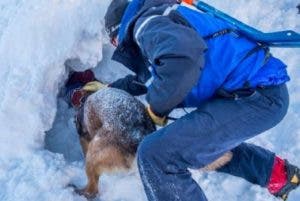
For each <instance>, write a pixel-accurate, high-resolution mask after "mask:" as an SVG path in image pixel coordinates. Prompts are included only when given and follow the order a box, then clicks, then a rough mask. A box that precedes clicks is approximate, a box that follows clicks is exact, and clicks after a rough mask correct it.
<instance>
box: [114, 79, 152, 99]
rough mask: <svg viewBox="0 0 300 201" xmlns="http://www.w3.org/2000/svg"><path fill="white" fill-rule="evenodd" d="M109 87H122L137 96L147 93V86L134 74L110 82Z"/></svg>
mask: <svg viewBox="0 0 300 201" xmlns="http://www.w3.org/2000/svg"><path fill="white" fill-rule="evenodd" d="M109 87H113V88H117V89H122V90H124V91H126V92H127V93H129V94H131V95H133V96H139V95H143V94H145V93H147V87H146V86H145V85H144V84H143V82H142V81H141V80H140V79H139V77H138V76H136V75H127V76H126V77H124V78H121V79H118V80H116V81H115V82H113V83H111V84H110V85H109Z"/></svg>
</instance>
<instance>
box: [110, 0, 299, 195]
mask: <svg viewBox="0 0 300 201" xmlns="http://www.w3.org/2000/svg"><path fill="white" fill-rule="evenodd" d="M105 27H106V30H107V32H108V34H109V37H110V39H111V43H112V44H113V45H115V46H116V50H115V52H114V54H113V57H112V59H113V60H116V61H118V62H120V63H122V64H124V65H125V66H126V67H127V68H129V69H130V70H132V71H133V72H134V73H135V75H128V76H126V77H125V78H122V79H119V80H117V81H115V82H113V83H111V84H109V87H115V88H119V89H123V90H125V91H127V92H129V93H130V94H132V95H141V94H146V99H147V101H148V104H149V106H148V107H147V111H148V113H149V115H150V117H151V118H152V120H153V121H154V122H155V123H156V124H158V125H160V126H162V128H161V129H159V130H158V131H156V132H155V133H153V134H151V135H149V136H147V137H146V138H145V139H144V140H143V141H142V143H141V144H140V146H139V149H138V167H139V172H140V175H141V179H142V182H143V184H144V189H145V192H146V195H147V198H148V200H149V201H195V200H199V201H205V200H207V198H206V197H205V195H204V193H203V191H202V190H201V188H200V187H199V185H198V184H197V183H196V182H195V181H194V180H193V179H192V177H191V173H190V171H189V169H199V168H203V167H205V166H206V165H208V164H210V163H212V162H214V161H215V160H217V159H218V158H220V157H221V156H223V155H224V154H225V153H228V152H231V153H232V159H231V160H230V161H229V162H228V163H227V164H225V165H224V166H222V167H219V168H218V169H217V171H219V172H224V173H228V174H231V175H234V176H237V177H241V178H244V179H246V180H247V181H249V182H251V183H253V184H257V185H260V186H262V187H266V188H268V190H269V191H270V193H272V194H273V195H274V196H277V197H281V198H283V199H287V196H288V194H289V192H290V191H291V190H293V189H295V188H296V187H297V186H298V185H299V184H300V170H299V168H297V167H296V166H294V165H291V164H290V163H289V162H288V161H287V160H283V159H281V158H280V157H278V156H276V155H275V154H274V153H272V152H271V151H269V150H266V149H264V148H262V147H259V146H256V145H253V144H250V143H246V142H245V141H246V140H248V139H251V138H253V137H254V136H257V135H259V134H260V133H263V132H264V131H266V130H269V129H271V128H273V127H274V126H276V125H277V124H278V123H279V122H280V121H281V120H282V119H283V118H284V116H285V115H286V113H287V109H288V105H289V95H288V91H287V87H286V84H285V83H286V82H287V81H289V79H290V78H289V76H288V74H287V70H286V65H285V64H284V63H283V62H282V61H281V60H279V59H277V58H275V57H273V56H272V55H271V54H270V52H269V49H268V48H267V47H265V46H263V45H261V44H258V43H256V42H255V41H251V40H250V39H248V38H246V37H244V36H243V35H241V34H239V33H236V32H235V31H233V29H232V27H231V26H230V25H229V24H227V23H226V22H224V21H222V20H221V19H216V18H214V17H213V16H211V15H208V14H205V13H201V12H200V11H197V10H195V9H192V8H191V7H188V6H185V5H182V4H180V2H179V1H178V0H132V1H127V0H113V1H112V3H111V4H110V6H109V8H108V10H107V12H106V15H105ZM179 107H194V108H196V109H195V110H194V111H193V112H191V113H188V114H186V115H184V116H183V117H181V118H180V119H178V120H176V121H174V122H173V123H170V124H168V125H166V123H167V117H168V114H169V113H170V112H171V111H172V110H173V109H174V108H179Z"/></svg>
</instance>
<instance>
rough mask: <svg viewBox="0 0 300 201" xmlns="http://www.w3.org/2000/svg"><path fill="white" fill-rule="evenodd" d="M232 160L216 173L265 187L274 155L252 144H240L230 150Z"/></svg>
mask: <svg viewBox="0 0 300 201" xmlns="http://www.w3.org/2000/svg"><path fill="white" fill-rule="evenodd" d="M231 151H232V153H233V157H232V160H231V161H230V162H229V163H228V164H226V165H225V166H223V167H221V168H220V169H218V170H217V171H219V172H224V173H228V174H231V175H234V176H237V177H241V178H244V179H246V180H247V181H249V182H251V183H253V184H257V185H260V186H262V187H266V186H267V184H268V182H269V179H270V175H271V172H272V169H273V164H274V159H275V154H274V153H273V152H270V151H268V150H266V149H264V148H262V147H259V146H255V145H253V144H247V143H242V144H241V145H239V146H238V147H236V148H234V149H233V150H231Z"/></svg>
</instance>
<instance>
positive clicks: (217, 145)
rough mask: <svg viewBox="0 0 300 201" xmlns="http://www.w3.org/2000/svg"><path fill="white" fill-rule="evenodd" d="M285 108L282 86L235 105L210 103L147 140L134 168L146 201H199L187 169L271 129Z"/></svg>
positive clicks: (200, 195) (202, 197)
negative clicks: (140, 180) (138, 174)
mask: <svg viewBox="0 0 300 201" xmlns="http://www.w3.org/2000/svg"><path fill="white" fill-rule="evenodd" d="M287 105H288V94H287V91H286V87H285V86H284V85H282V86H278V87H274V88H272V89H265V90H261V91H260V92H256V93H255V94H253V95H251V96H250V97H247V98H243V99H240V100H236V101H235V100H229V99H214V100H211V101H209V102H207V103H205V104H203V106H202V107H199V108H198V109H197V110H196V111H194V112H192V113H190V114H188V115H186V116H184V117H183V118H181V119H179V120H177V121H176V122H174V123H172V124H170V125H168V126H167V127H165V128H162V129H161V130H159V131H157V132H155V133H153V134H151V135H149V136H147V137H146V138H145V139H144V140H143V141H142V143H141V144H140V146H139V149H138V166H139V171H140V174H141V178H142V181H143V184H144V187H145V191H146V194H147V197H148V200H149V201H176V200H177V201H190V200H199V201H205V200H206V198H205V195H204V193H203V192H202V190H201V189H200V187H199V186H198V185H197V184H196V183H195V181H193V179H192V178H191V175H190V173H189V171H188V168H201V167H204V166H205V165H207V164H209V163H211V162H213V161H215V160H216V159H217V158H219V157H220V156H222V155H223V154H224V153H226V152H227V151H229V150H232V149H234V148H235V147H237V146H239V145H240V144H241V143H242V142H244V141H245V140H247V139H249V138H251V137H253V136H256V135H258V134H260V133H262V132H263V131H266V130H268V129H270V128H272V127H274V126H275V125H276V124H278V123H279V122H280V121H281V120H282V118H283V117H284V115H285V114H286V111H287ZM245 171H247V170H245ZM249 174H250V173H249Z"/></svg>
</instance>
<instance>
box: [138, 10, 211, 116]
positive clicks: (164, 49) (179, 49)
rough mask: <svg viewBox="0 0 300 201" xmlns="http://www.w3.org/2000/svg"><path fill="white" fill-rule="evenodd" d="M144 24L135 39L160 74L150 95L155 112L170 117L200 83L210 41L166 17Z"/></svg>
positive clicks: (153, 83)
mask: <svg viewBox="0 0 300 201" xmlns="http://www.w3.org/2000/svg"><path fill="white" fill-rule="evenodd" d="M142 23H143V21H142V20H141V22H140V24H142ZM140 24H137V26H136V28H135V36H136V37H135V39H136V42H137V43H138V45H139V47H140V49H141V51H142V53H143V54H144V55H145V56H146V57H147V58H148V59H149V61H150V62H151V63H152V66H154V69H155V73H156V76H155V78H154V80H153V82H152V84H151V85H150V87H149V88H148V92H147V97H146V98H147V101H148V103H149V105H150V108H151V110H152V111H153V112H154V113H155V114H157V115H158V116H166V115H167V114H168V113H169V112H170V111H171V110H172V109H174V108H175V107H176V106H177V105H178V104H180V103H181V102H182V101H183V100H184V98H185V97H186V95H187V94H188V92H189V91H190V90H191V89H192V87H193V86H194V85H195V84H196V83H197V81H198V79H199V77H200V74H201V68H202V67H203V66H204V51H205V50H206V44H205V42H204V41H203V39H202V38H201V37H200V36H199V35H198V33H197V32H196V31H195V30H193V29H192V28H190V27H187V26H183V25H180V24H176V23H174V22H173V21H171V20H170V19H169V18H168V17H165V16H161V17H156V18H154V19H151V20H150V21H149V22H148V23H147V24H146V25H145V26H139V25H140ZM140 27H142V28H140Z"/></svg>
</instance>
